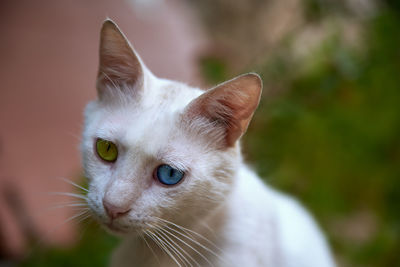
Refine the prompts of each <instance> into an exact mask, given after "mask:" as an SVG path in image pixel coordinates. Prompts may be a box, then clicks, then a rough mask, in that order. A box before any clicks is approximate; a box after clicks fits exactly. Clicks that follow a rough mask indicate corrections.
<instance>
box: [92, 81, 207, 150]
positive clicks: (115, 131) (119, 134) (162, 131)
mask: <svg viewBox="0 0 400 267" xmlns="http://www.w3.org/2000/svg"><path fill="white" fill-rule="evenodd" d="M201 93H202V91H201V90H200V89H196V88H192V87H189V86H187V85H185V84H182V83H178V82H172V81H168V80H158V81H157V82H155V83H154V82H153V83H150V82H149V83H148V84H147V85H146V87H145V88H143V94H142V96H141V98H140V100H138V101H131V102H128V103H124V104H120V105H118V104H115V103H114V104H113V105H96V106H97V108H96V111H97V112H96V111H95V112H94V113H95V114H96V113H97V114H98V116H96V115H95V114H93V116H96V117H97V119H96V120H90V121H96V123H95V124H94V125H92V127H91V128H92V129H93V130H94V131H95V135H96V136H98V137H101V138H105V139H109V140H112V141H117V142H121V143H124V144H125V145H127V146H132V145H135V146H143V145H145V146H147V147H148V149H149V150H153V149H152V147H153V146H154V147H159V146H160V145H161V144H167V143H168V141H169V140H171V137H173V135H174V134H175V133H176V126H177V120H178V119H179V115H180V114H181V113H182V111H183V110H184V108H185V107H186V106H187V104H188V103H190V101H191V100H193V99H194V98H196V97H197V96H198V95H200V94H201ZM89 116H90V115H89ZM154 150H155V149H154Z"/></svg>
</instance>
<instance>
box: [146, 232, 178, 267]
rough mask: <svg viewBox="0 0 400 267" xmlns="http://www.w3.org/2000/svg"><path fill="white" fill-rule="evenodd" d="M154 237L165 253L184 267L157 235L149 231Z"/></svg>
mask: <svg viewBox="0 0 400 267" xmlns="http://www.w3.org/2000/svg"><path fill="white" fill-rule="evenodd" d="M149 232H150V233H151V234H152V236H153V237H154V238H155V239H157V240H158V241H159V243H160V245H161V246H162V247H163V248H164V251H165V252H166V253H167V254H168V255H169V256H170V257H171V259H172V260H173V261H174V262H175V263H176V264H177V265H178V266H179V267H182V265H181V264H180V263H179V262H178V261H177V260H176V258H175V257H174V255H172V253H171V252H170V251H169V249H168V248H167V247H166V246H165V243H164V242H163V241H162V240H161V239H160V238H159V237H158V236H157V234H156V233H153V232H151V231H149Z"/></svg>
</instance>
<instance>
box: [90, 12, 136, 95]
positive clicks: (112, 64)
mask: <svg viewBox="0 0 400 267" xmlns="http://www.w3.org/2000/svg"><path fill="white" fill-rule="evenodd" d="M142 79H143V70H142V66H141V63H140V61H139V59H138V57H137V56H136V54H135V52H134V50H133V49H132V47H131V45H130V44H129V42H128V40H127V39H126V37H125V36H124V35H123V33H122V32H121V31H120V30H119V28H118V27H117V25H115V24H114V23H113V22H112V21H111V20H107V21H105V22H104V24H103V27H102V29H101V36H100V64H99V72H98V76H97V88H98V92H99V96H102V95H103V94H104V93H105V91H106V90H112V89H122V88H115V87H124V86H125V87H126V86H128V87H137V86H136V85H137V84H139V83H141V82H142Z"/></svg>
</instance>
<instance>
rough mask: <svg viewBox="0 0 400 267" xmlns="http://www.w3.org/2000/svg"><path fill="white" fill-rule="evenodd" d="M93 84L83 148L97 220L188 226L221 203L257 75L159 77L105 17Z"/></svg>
mask: <svg viewBox="0 0 400 267" xmlns="http://www.w3.org/2000/svg"><path fill="white" fill-rule="evenodd" d="M97 89H98V96H99V97H98V100H97V101H94V102H91V103H89V104H88V106H87V108H86V112H85V128H84V132H83V142H82V155H83V166H84V171H85V174H86V176H87V177H88V179H89V193H88V203H89V206H90V208H91V210H92V211H93V214H94V216H95V218H97V219H98V221H99V222H100V223H102V224H103V225H105V226H106V227H107V228H108V229H109V230H111V231H112V232H115V233H121V234H123V233H131V232H135V231H136V230H139V229H146V228H151V226H154V225H155V224H160V223H162V222H163V220H168V221H173V222H175V223H178V224H180V225H190V224H192V223H193V222H195V221H198V220H199V219H203V218H204V217H205V216H207V214H208V213H209V212H211V211H213V210H215V209H216V208H218V207H219V206H220V205H223V202H224V199H225V198H226V197H227V195H228V194H229V192H230V190H231V188H232V184H233V183H234V177H235V171H236V168H237V167H238V164H239V161H240V153H239V148H238V145H237V140H238V139H239V138H240V136H241V135H242V134H243V133H244V131H245V130H246V128H247V125H248V123H249V121H250V119H251V116H252V114H253V112H254V109H255V108H256V106H257V104H258V101H259V96H260V92H261V82H260V80H259V78H258V76H256V75H254V74H248V75H244V76H240V77H238V78H236V79H234V80H231V81H229V82H226V83H224V84H221V85H220V86H217V87H216V88H214V89H211V90H208V91H206V92H204V91H202V90H199V89H196V88H192V87H189V86H186V85H184V84H181V83H178V82H172V81H168V80H163V79H159V78H157V77H155V76H154V75H153V74H151V72H150V71H149V70H148V69H147V68H146V67H145V66H144V65H143V63H141V61H140V59H139V58H138V56H137V55H136V54H135V53H134V51H133V50H132V48H131V46H130V45H129V43H128V42H127V40H126V39H125V37H124V36H123V35H122V33H121V32H120V31H119V29H118V28H117V27H116V25H115V24H114V23H113V22H111V21H106V22H105V23H104V25H103V28H102V32H101V44H100V68H99V74H98V81H97Z"/></svg>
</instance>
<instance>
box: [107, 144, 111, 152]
mask: <svg viewBox="0 0 400 267" xmlns="http://www.w3.org/2000/svg"><path fill="white" fill-rule="evenodd" d="M110 148H111V146H110V144H109V143H108V144H107V152H108V151H109V150H110Z"/></svg>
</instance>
